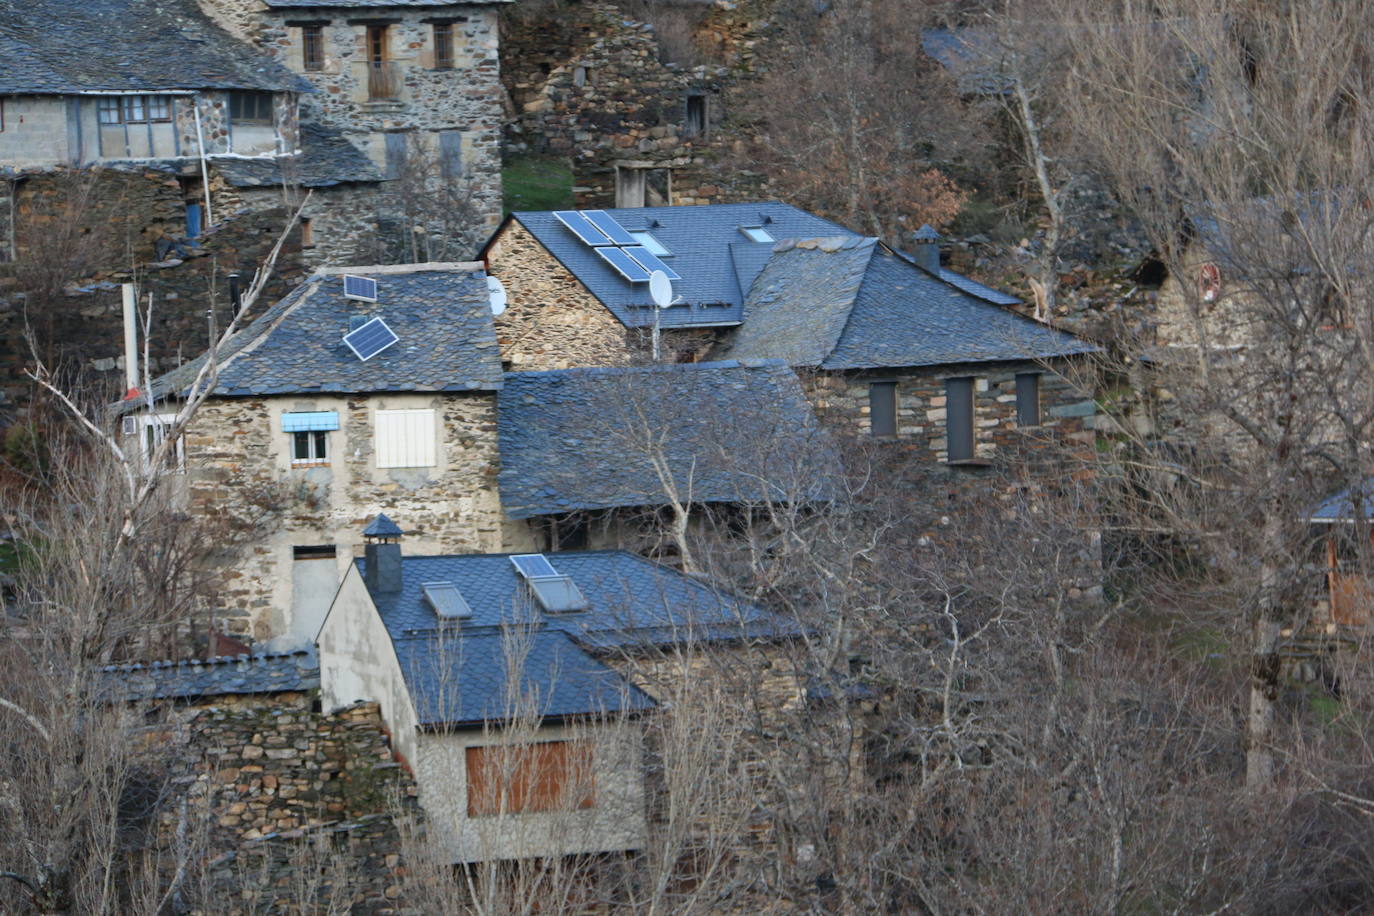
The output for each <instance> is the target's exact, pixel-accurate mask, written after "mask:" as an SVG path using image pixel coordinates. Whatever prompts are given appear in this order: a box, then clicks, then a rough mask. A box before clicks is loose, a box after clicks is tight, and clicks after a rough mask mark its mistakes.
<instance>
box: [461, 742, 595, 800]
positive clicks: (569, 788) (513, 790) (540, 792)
mask: <svg viewBox="0 0 1374 916" xmlns="http://www.w3.org/2000/svg"><path fill="white" fill-rule="evenodd" d="M467 774H468V817H489V816H491V815H494V814H502V813H505V814H532V813H535V812H539V811H568V810H572V809H574V808H590V807H592V805H594V804H595V803H596V783H595V780H594V778H593V775H592V748H591V745H590V744H588V743H587V742H585V741H546V742H542V743H540V744H516V745H492V746H489V747H470V748H467Z"/></svg>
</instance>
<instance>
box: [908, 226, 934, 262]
mask: <svg viewBox="0 0 1374 916" xmlns="http://www.w3.org/2000/svg"><path fill="white" fill-rule="evenodd" d="M911 240H912V241H913V242H915V243H916V263H917V264H919V265H921V266H922V267H924V268H925V269H926V270H928V271H930V272H931V273H933V274H938V273H939V272H940V233H938V232H936V231H935V229H934V228H932V227H931V225H930V223H926V224H925V225H924V226H922V227H921V228H920V229H917V230H916V231H915V232H913V233H912V234H911Z"/></svg>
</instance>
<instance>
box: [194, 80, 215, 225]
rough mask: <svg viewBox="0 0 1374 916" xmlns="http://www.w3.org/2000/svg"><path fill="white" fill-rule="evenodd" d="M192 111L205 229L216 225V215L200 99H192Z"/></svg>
mask: <svg viewBox="0 0 1374 916" xmlns="http://www.w3.org/2000/svg"><path fill="white" fill-rule="evenodd" d="M191 110H192V111H193V112H195V115H196V143H197V145H199V146H200V183H201V185H202V186H203V187H204V188H205V227H206V228H207V229H208V228H209V227H211V226H213V225H214V224H215V217H214V214H213V213H211V212H210V168H209V166H207V165H206V164H205V133H204V131H202V130H201V127H200V99H199V98H193V99H191Z"/></svg>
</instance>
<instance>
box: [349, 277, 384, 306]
mask: <svg viewBox="0 0 1374 916" xmlns="http://www.w3.org/2000/svg"><path fill="white" fill-rule="evenodd" d="M343 280H344V298H345V299H361V300H362V301H364V302H376V301H377V281H376V280H373V279H370V278H368V277H355V276H353V275H351V274H344V278H343Z"/></svg>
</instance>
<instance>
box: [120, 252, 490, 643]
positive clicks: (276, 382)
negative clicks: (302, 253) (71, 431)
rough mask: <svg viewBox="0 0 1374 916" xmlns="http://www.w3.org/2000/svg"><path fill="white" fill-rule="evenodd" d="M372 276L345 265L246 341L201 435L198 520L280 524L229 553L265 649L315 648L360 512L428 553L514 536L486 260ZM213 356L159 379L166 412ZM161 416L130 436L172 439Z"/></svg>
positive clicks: (243, 337) (236, 615)
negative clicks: (507, 516) (499, 484)
mask: <svg viewBox="0 0 1374 916" xmlns="http://www.w3.org/2000/svg"><path fill="white" fill-rule="evenodd" d="M358 272H359V273H360V274H365V275H366V279H363V280H359V281H356V282H358V283H359V284H360V289H359V290H357V291H353V290H352V287H351V286H350V288H349V290H348V291H346V289H345V280H344V271H341V270H334V269H325V270H321V271H319V272H317V273H316V274H315V275H314V276H312V277H311V278H310V279H309V280H308V281H307V282H305V283H304V284H302V286H300V287H299V288H298V289H297V290H296V291H295V292H293V293H292V294H291V295H289V296H287V297H286V298H285V299H283V300H281V301H280V302H278V303H276V304H275V305H273V306H272V307H271V308H269V309H268V310H267V311H266V312H265V313H264V314H263V315H262V317H260V318H259V319H257V320H256V321H254V322H253V323H252V324H251V325H249V326H248V327H247V328H245V329H244V330H243V331H242V332H240V333H239V334H238V335H236V336H235V337H234V338H233V340H232V341H231V342H230V343H229V345H228V346H227V347H226V349H225V351H224V352H223V353H221V354H220V355H219V370H218V378H217V380H216V382H215V387H214V389H213V391H212V396H211V397H210V399H209V400H208V401H207V402H206V403H205V404H204V405H203V407H202V409H201V412H200V413H199V415H198V416H197V417H196V421H195V423H194V424H193V425H192V426H191V428H189V429H188V431H187V433H186V436H185V442H184V445H183V449H182V452H183V455H184V463H185V467H184V480H183V483H184V486H185V489H186V491H187V499H188V501H189V503H190V505H191V506H192V508H193V509H194V510H195V511H197V512H200V513H204V514H207V515H217V516H220V517H230V518H235V519H239V520H241V524H242V526H243V527H245V528H254V526H256V525H258V524H259V522H258V521H257V520H258V519H261V518H263V517H267V518H271V519H272V520H273V521H272V522H271V524H270V525H264V526H263V527H264V528H265V529H266V530H264V531H262V532H260V534H259V535H258V536H255V537H253V538H252V539H251V542H250V544H249V545H248V546H247V548H246V555H244V556H238V557H237V558H233V559H230V560H227V562H228V563H229V565H230V566H231V567H233V568H232V569H230V570H229V572H228V575H229V581H227V582H226V583H225V585H224V588H223V589H222V591H221V593H220V595H219V596H218V598H219V602H220V607H219V609H218V610H217V611H216V613H217V614H218V615H221V616H223V617H225V618H227V619H226V620H222V621H220V623H221V625H223V626H227V627H228V628H230V629H232V630H234V631H236V632H238V633H244V634H247V635H250V636H252V637H254V638H256V639H266V638H268V637H278V636H279V637H284V638H287V639H289V640H292V641H293V642H295V643H300V642H308V641H309V640H310V639H311V638H313V636H314V634H315V631H316V630H317V629H318V627H319V622H320V620H321V619H323V616H324V612H325V611H326V610H327V608H328V601H329V598H330V596H331V595H332V594H333V590H334V588H335V587H336V585H337V583H338V582H339V580H340V579H341V578H342V574H343V572H344V570H345V568H346V567H347V564H348V562H349V561H350V560H351V558H352V546H353V545H354V544H355V542H356V541H357V537H358V531H359V529H360V519H364V518H367V517H369V516H371V515H375V514H377V513H378V512H381V511H389V512H396V513H399V514H403V515H404V516H405V517H407V518H410V519H413V525H414V537H415V539H416V541H417V542H418V543H419V544H420V545H422V546H423V548H424V549H427V550H435V551H441V550H447V551H454V550H497V549H501V547H502V546H503V545H504V544H505V543H506V542H507V540H508V538H507V536H506V535H505V534H504V533H503V531H502V527H503V524H504V522H503V519H502V514H501V507H500V503H499V500H498V498H497V491H496V468H497V460H498V459H497V435H496V398H495V393H496V392H497V391H499V390H500V388H501V385H502V380H501V365H500V360H499V358H498V356H497V348H496V338H495V335H494V334H493V332H492V327H491V313H490V307H489V303H488V294H487V287H486V282H485V280H484V278H483V276H482V274H481V271H480V269H479V265H474V264H430V265H407V266H402V267H374V268H363V269H359V271H358ZM348 282H349V283H350V284H352V283H353V282H355V281H348ZM351 335H356V336H351ZM346 337H347V338H348V340H345V338H346ZM378 348H380V349H378ZM364 356H365V357H366V358H363V357H364ZM204 359H205V357H204V356H202V357H200V358H198V359H197V360H194V361H192V362H190V363H187V364H186V365H185V366H183V367H181V368H180V369H178V370H175V371H173V372H171V373H168V374H167V375H165V376H163V377H162V378H160V379H158V380H156V382H155V383H154V390H153V392H152V395H153V397H154V399H155V402H157V403H161V402H164V401H166V400H167V399H171V400H172V401H175V400H176V399H177V398H178V396H180V395H181V394H183V393H184V392H185V391H186V389H187V387H188V386H189V385H191V384H192V382H193V381H194V379H195V377H196V373H197V372H199V370H200V368H201V366H202V365H203V361H204ZM130 403H132V402H126V404H130ZM157 423H158V419H157V415H156V414H150V413H146V412H141V413H137V414H134V415H130V416H128V417H126V431H127V432H130V433H133V434H136V435H143V436H145V438H146V437H148V436H151V437H156V435H157V432H156V429H157ZM141 431H144V432H141ZM255 530H256V529H255Z"/></svg>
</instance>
